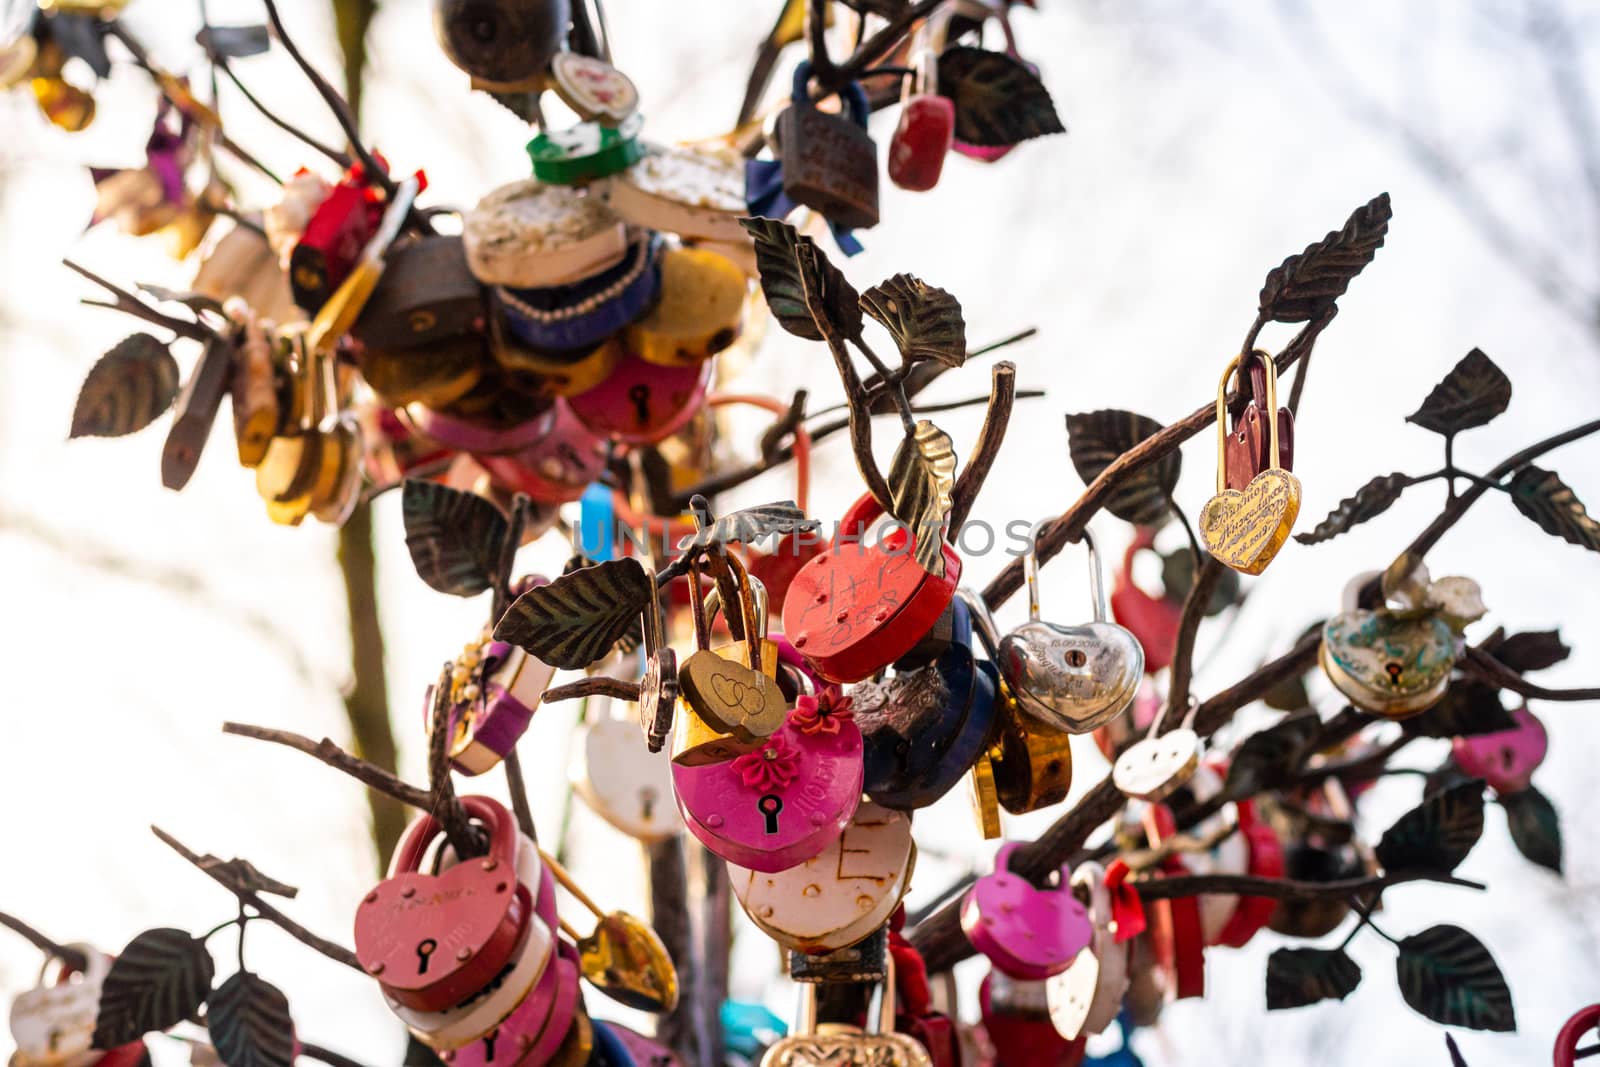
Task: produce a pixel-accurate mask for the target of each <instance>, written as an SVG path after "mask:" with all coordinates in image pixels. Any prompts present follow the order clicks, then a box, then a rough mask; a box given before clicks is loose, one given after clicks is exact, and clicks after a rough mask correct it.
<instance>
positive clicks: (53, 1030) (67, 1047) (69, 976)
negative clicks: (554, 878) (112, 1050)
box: [11, 943, 111, 1067]
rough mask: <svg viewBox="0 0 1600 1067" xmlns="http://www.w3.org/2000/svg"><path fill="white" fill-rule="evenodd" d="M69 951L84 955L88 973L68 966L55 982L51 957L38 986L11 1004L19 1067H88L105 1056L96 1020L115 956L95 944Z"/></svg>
mask: <svg viewBox="0 0 1600 1067" xmlns="http://www.w3.org/2000/svg"><path fill="white" fill-rule="evenodd" d="M68 947H69V948H72V949H74V950H76V951H77V952H78V953H80V954H81V955H82V956H83V957H84V959H85V961H86V963H87V967H86V968H85V969H84V970H83V971H81V972H79V971H73V970H70V969H68V968H66V967H65V966H63V967H61V968H60V969H59V971H58V973H57V975H56V976H55V978H54V979H53V980H50V976H49V970H50V962H51V961H50V960H48V959H47V960H46V961H45V965H44V967H43V968H41V969H40V971H39V981H38V982H37V983H36V984H35V985H34V987H33V988H32V989H30V990H28V991H27V992H25V993H19V994H18V995H17V998H16V999H15V1000H13V1001H12V1002H11V1037H12V1039H13V1040H14V1041H15V1042H16V1052H15V1053H14V1054H13V1056H12V1059H11V1062H12V1064H14V1065H15V1067H88V1065H90V1064H93V1063H94V1062H95V1061H96V1060H98V1059H99V1058H100V1056H101V1053H99V1052H97V1051H94V1049H93V1044H94V1028H95V1018H96V1015H97V1014H98V1012H99V1010H100V988H101V986H102V984H103V983H104V982H105V978H106V975H107V974H108V973H109V972H110V970H111V957H110V956H108V955H106V954H105V953H104V952H101V951H100V950H99V949H97V948H95V947H93V946H92V945H86V944H82V943H76V944H72V945H69V946H68Z"/></svg>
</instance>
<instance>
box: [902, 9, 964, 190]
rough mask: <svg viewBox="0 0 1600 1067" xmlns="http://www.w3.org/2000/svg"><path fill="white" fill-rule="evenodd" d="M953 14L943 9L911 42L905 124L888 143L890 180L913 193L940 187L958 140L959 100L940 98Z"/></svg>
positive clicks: (903, 114) (904, 109)
mask: <svg viewBox="0 0 1600 1067" xmlns="http://www.w3.org/2000/svg"><path fill="white" fill-rule="evenodd" d="M952 13H953V11H952V9H951V8H950V7H949V6H948V5H943V6H940V7H939V8H937V9H936V10H935V11H934V13H933V14H932V15H930V16H929V17H928V18H927V19H924V20H923V22H922V25H920V26H918V27H917V31H916V33H915V34H914V35H913V37H912V41H911V54H912V56H913V63H914V66H913V72H912V74H911V76H910V78H909V79H908V80H907V82H906V84H905V86H904V88H903V90H902V93H903V95H902V96H901V99H900V122H899V124H898V125H897V126H895V129H894V136H893V137H892V138H891V139H890V140H889V159H888V164H889V166H888V170H889V180H890V181H892V182H894V183H895V184H896V185H898V186H899V187H900V188H902V189H910V190H912V191H913V192H926V191H928V190H929V189H932V188H933V187H934V186H935V185H938V184H939V174H940V172H941V171H943V170H944V157H945V156H946V155H948V154H949V152H950V145H951V142H952V141H953V140H954V137H955V128H956V105H955V101H954V100H952V99H950V98H949V97H948V96H941V95H940V93H939V55H940V53H942V52H943V51H944V42H945V36H946V31H947V30H948V29H949V26H950V16H951V14H952Z"/></svg>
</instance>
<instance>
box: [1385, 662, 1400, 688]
mask: <svg viewBox="0 0 1600 1067" xmlns="http://www.w3.org/2000/svg"><path fill="white" fill-rule="evenodd" d="M1383 669H1384V672H1385V673H1386V674H1388V675H1389V684H1390V685H1399V684H1400V672H1401V671H1403V670H1405V667H1403V666H1401V665H1400V664H1398V663H1385V664H1384V665H1383Z"/></svg>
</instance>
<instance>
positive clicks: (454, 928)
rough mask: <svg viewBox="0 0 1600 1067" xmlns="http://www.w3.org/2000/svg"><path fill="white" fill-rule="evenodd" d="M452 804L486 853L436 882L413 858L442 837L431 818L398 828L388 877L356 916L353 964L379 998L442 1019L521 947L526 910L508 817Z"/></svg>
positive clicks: (477, 801) (486, 803) (487, 803)
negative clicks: (477, 827)
mask: <svg viewBox="0 0 1600 1067" xmlns="http://www.w3.org/2000/svg"><path fill="white" fill-rule="evenodd" d="M461 804H462V806H463V807H465V808H466V809H467V811H468V812H469V813H470V814H471V815H472V816H473V817H474V818H476V819H479V820H480V821H481V822H482V823H483V824H484V827H485V829H487V831H488V833H489V842H490V844H489V848H490V851H489V854H488V855H487V856H485V857H483V858H481V859H476V860H472V861H470V862H467V863H459V864H457V865H456V866H454V867H451V868H450V869H449V870H447V871H445V872H443V873H442V874H439V875H429V874H423V873H421V863H422V858H423V853H424V851H425V850H426V848H427V846H428V844H429V843H430V842H431V841H432V840H433V839H434V838H436V837H438V836H439V834H441V833H442V832H443V827H441V826H440V825H439V822H438V820H436V819H434V818H433V817H432V816H431V815H423V816H422V817H420V818H418V819H417V820H416V821H415V822H413V823H412V824H411V826H410V827H409V828H408V829H407V831H406V835H405V837H404V838H402V839H401V842H400V847H399V848H398V849H397V851H396V852H395V862H394V864H393V866H392V871H393V873H391V875H390V877H388V878H385V879H384V880H383V881H382V882H380V883H378V885H377V887H376V888H374V889H373V890H371V891H370V892H369V893H368V894H367V895H366V897H365V898H364V899H363V900H362V902H361V904H360V906H359V907H357V908H356V922H355V941H356V957H357V959H358V960H359V961H360V962H361V967H362V969H363V970H364V971H366V972H367V973H368V974H369V975H371V976H373V977H374V978H376V979H378V980H379V982H380V983H381V984H382V986H383V990H384V992H385V993H386V994H388V996H389V997H390V998H391V999H393V1000H395V1001H396V1002H398V1003H400V1004H401V1005H403V1006H405V1007H408V1008H415V1009H417V1010H419V1011H442V1010H444V1009H446V1008H449V1007H452V1006H454V1005H457V1004H460V1003H461V1002H462V1001H463V1000H465V999H466V998H468V997H470V996H472V995H473V994H474V993H476V992H478V991H479V990H481V989H483V988H484V987H486V986H487V985H488V984H489V983H490V982H492V981H493V980H494V978H495V976H496V975H498V974H499V973H500V970H501V968H503V967H504V966H505V965H506V964H507V963H508V962H510V960H511V958H512V956H513V955H514V953H515V951H516V948H517V945H518V944H519V943H521V942H522V940H523V938H524V934H525V928H526V926H527V922H528V919H529V918H531V917H532V911H533V902H532V900H531V895H530V894H529V892H528V891H527V890H526V889H525V888H523V887H520V886H519V885H518V884H517V869H516V867H517V843H518V835H517V832H516V826H515V823H514V822H513V821H512V818H511V813H510V812H508V811H506V809H505V808H504V807H502V806H501V805H500V804H498V803H496V802H495V801H494V800H491V799H490V798H488V797H463V798H461Z"/></svg>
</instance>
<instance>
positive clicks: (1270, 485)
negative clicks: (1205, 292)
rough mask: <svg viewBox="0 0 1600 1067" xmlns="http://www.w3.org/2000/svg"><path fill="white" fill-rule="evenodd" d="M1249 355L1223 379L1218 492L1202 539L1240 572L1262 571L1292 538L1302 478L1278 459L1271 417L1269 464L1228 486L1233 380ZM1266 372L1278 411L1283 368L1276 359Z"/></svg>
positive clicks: (1271, 404)
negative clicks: (1237, 485) (1239, 484)
mask: <svg viewBox="0 0 1600 1067" xmlns="http://www.w3.org/2000/svg"><path fill="white" fill-rule="evenodd" d="M1242 358H1243V357H1241V356H1235V357H1233V359H1231V360H1230V361H1229V362H1228V365H1227V367H1226V368H1224V369H1223V371H1222V379H1221V380H1220V381H1218V382H1217V493H1216V495H1215V496H1213V497H1212V498H1211V499H1210V500H1208V501H1206V505H1205V507H1204V508H1202V509H1201V510H1200V539H1201V540H1202V541H1204V542H1205V546H1206V550H1207V551H1208V552H1210V553H1211V554H1212V555H1213V556H1215V557H1216V558H1217V560H1218V561H1219V562H1221V563H1224V564H1226V565H1227V566H1229V567H1232V568H1233V569H1234V570H1236V571H1238V572H1239V573H1240V574H1260V573H1261V572H1262V571H1264V570H1266V569H1267V564H1269V563H1271V562H1272V560H1273V557H1275V556H1276V555H1277V554H1278V550H1279V549H1280V548H1282V547H1283V545H1284V542H1285V541H1287V540H1288V539H1289V531H1291V530H1293V529H1294V520H1295V519H1296V518H1297V517H1298V516H1299V514H1300V479H1298V478H1296V477H1295V476H1294V475H1292V474H1290V473H1289V472H1288V471H1287V470H1285V469H1284V468H1283V466H1282V465H1281V464H1279V462H1278V457H1279V455H1280V444H1279V441H1278V420H1276V419H1271V420H1268V431H1267V466H1266V468H1265V469H1263V470H1262V471H1261V472H1260V473H1258V474H1256V475H1255V476H1254V477H1253V478H1251V479H1250V481H1249V482H1248V483H1247V484H1246V485H1245V487H1244V488H1243V489H1232V488H1229V486H1228V477H1227V475H1228V462H1227V450H1228V425H1227V417H1228V416H1227V407H1228V398H1227V394H1228V381H1229V379H1231V378H1232V377H1233V374H1234V372H1235V371H1236V370H1238V369H1239V367H1240V362H1241V360H1242ZM1261 366H1262V367H1264V369H1265V374H1266V380H1267V382H1266V384H1267V388H1266V402H1267V407H1268V409H1270V410H1272V411H1276V410H1277V409H1278V372H1277V367H1276V365H1275V364H1274V363H1273V361H1272V360H1271V359H1268V360H1266V361H1265V362H1264V363H1262V364H1261Z"/></svg>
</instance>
